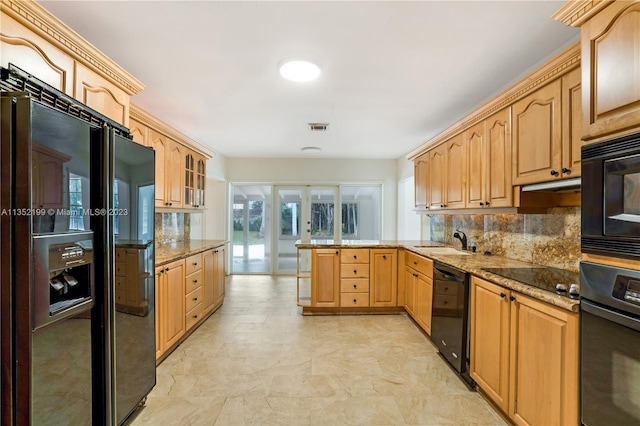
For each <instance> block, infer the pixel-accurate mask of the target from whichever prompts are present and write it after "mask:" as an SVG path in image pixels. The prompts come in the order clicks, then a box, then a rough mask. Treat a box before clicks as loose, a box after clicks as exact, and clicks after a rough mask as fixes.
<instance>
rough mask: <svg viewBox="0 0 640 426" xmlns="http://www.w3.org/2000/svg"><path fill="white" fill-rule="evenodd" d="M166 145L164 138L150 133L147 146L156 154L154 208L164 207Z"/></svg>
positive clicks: (156, 133)
mask: <svg viewBox="0 0 640 426" xmlns="http://www.w3.org/2000/svg"><path fill="white" fill-rule="evenodd" d="M168 143H169V141H168V140H167V138H166V136H164V135H163V134H161V133H158V132H156V131H154V130H151V131H150V138H149V146H150V147H151V148H153V150H154V151H155V152H156V181H155V192H156V207H165V193H166V187H165V185H164V182H165V174H166V173H165V169H166V165H167V164H166V161H167V160H166V155H165V153H166V152H167V150H168Z"/></svg>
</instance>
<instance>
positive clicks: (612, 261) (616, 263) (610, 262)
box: [582, 253, 640, 271]
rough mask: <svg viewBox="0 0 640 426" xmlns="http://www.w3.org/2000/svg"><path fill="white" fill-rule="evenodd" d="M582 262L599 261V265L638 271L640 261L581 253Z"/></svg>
mask: <svg viewBox="0 0 640 426" xmlns="http://www.w3.org/2000/svg"><path fill="white" fill-rule="evenodd" d="M582 261H583V262H593V263H599V264H601V265H607V266H613V267H616V268H627V269H633V270H636V271H640V261H637V260H632V259H622V258H619V257H610V256H602V255H599V254H590V253H582Z"/></svg>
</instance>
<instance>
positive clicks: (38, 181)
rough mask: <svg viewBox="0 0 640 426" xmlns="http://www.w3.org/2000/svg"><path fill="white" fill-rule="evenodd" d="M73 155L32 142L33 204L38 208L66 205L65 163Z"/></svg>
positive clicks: (56, 207) (54, 207) (55, 207)
mask: <svg viewBox="0 0 640 426" xmlns="http://www.w3.org/2000/svg"><path fill="white" fill-rule="evenodd" d="M69 160H71V157H69V156H68V155H65V154H63V153H61V152H58V151H55V150H53V149H51V148H49V147H46V146H43V145H39V144H37V143H33V144H32V157H31V161H32V163H31V179H32V182H33V186H32V193H31V204H32V207H33V208H36V209H50V208H52V209H58V208H62V207H64V205H65V200H64V194H68V191H67V190H66V189H65V178H64V175H65V173H64V164H65V163H66V162H68V161H69Z"/></svg>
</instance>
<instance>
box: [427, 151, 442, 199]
mask: <svg viewBox="0 0 640 426" xmlns="http://www.w3.org/2000/svg"><path fill="white" fill-rule="evenodd" d="M445 148H446V147H445V146H444V145H440V146H439V147H437V148H434V149H432V150H431V151H429V190H428V200H429V209H430V210H438V209H442V208H443V207H444V200H445V197H444V179H445V175H444V174H445V170H446V169H445V167H446V162H445Z"/></svg>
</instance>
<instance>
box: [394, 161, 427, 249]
mask: <svg viewBox="0 0 640 426" xmlns="http://www.w3.org/2000/svg"><path fill="white" fill-rule="evenodd" d="M413 170H414V169H413V162H412V161H409V160H407V159H406V158H404V157H400V158H399V159H398V224H397V226H398V231H397V235H398V239H399V240H419V239H422V236H421V235H420V234H421V223H420V222H421V220H420V219H421V218H420V215H419V214H418V213H416V212H415V211H413V209H414V207H415V192H414V176H413Z"/></svg>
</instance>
